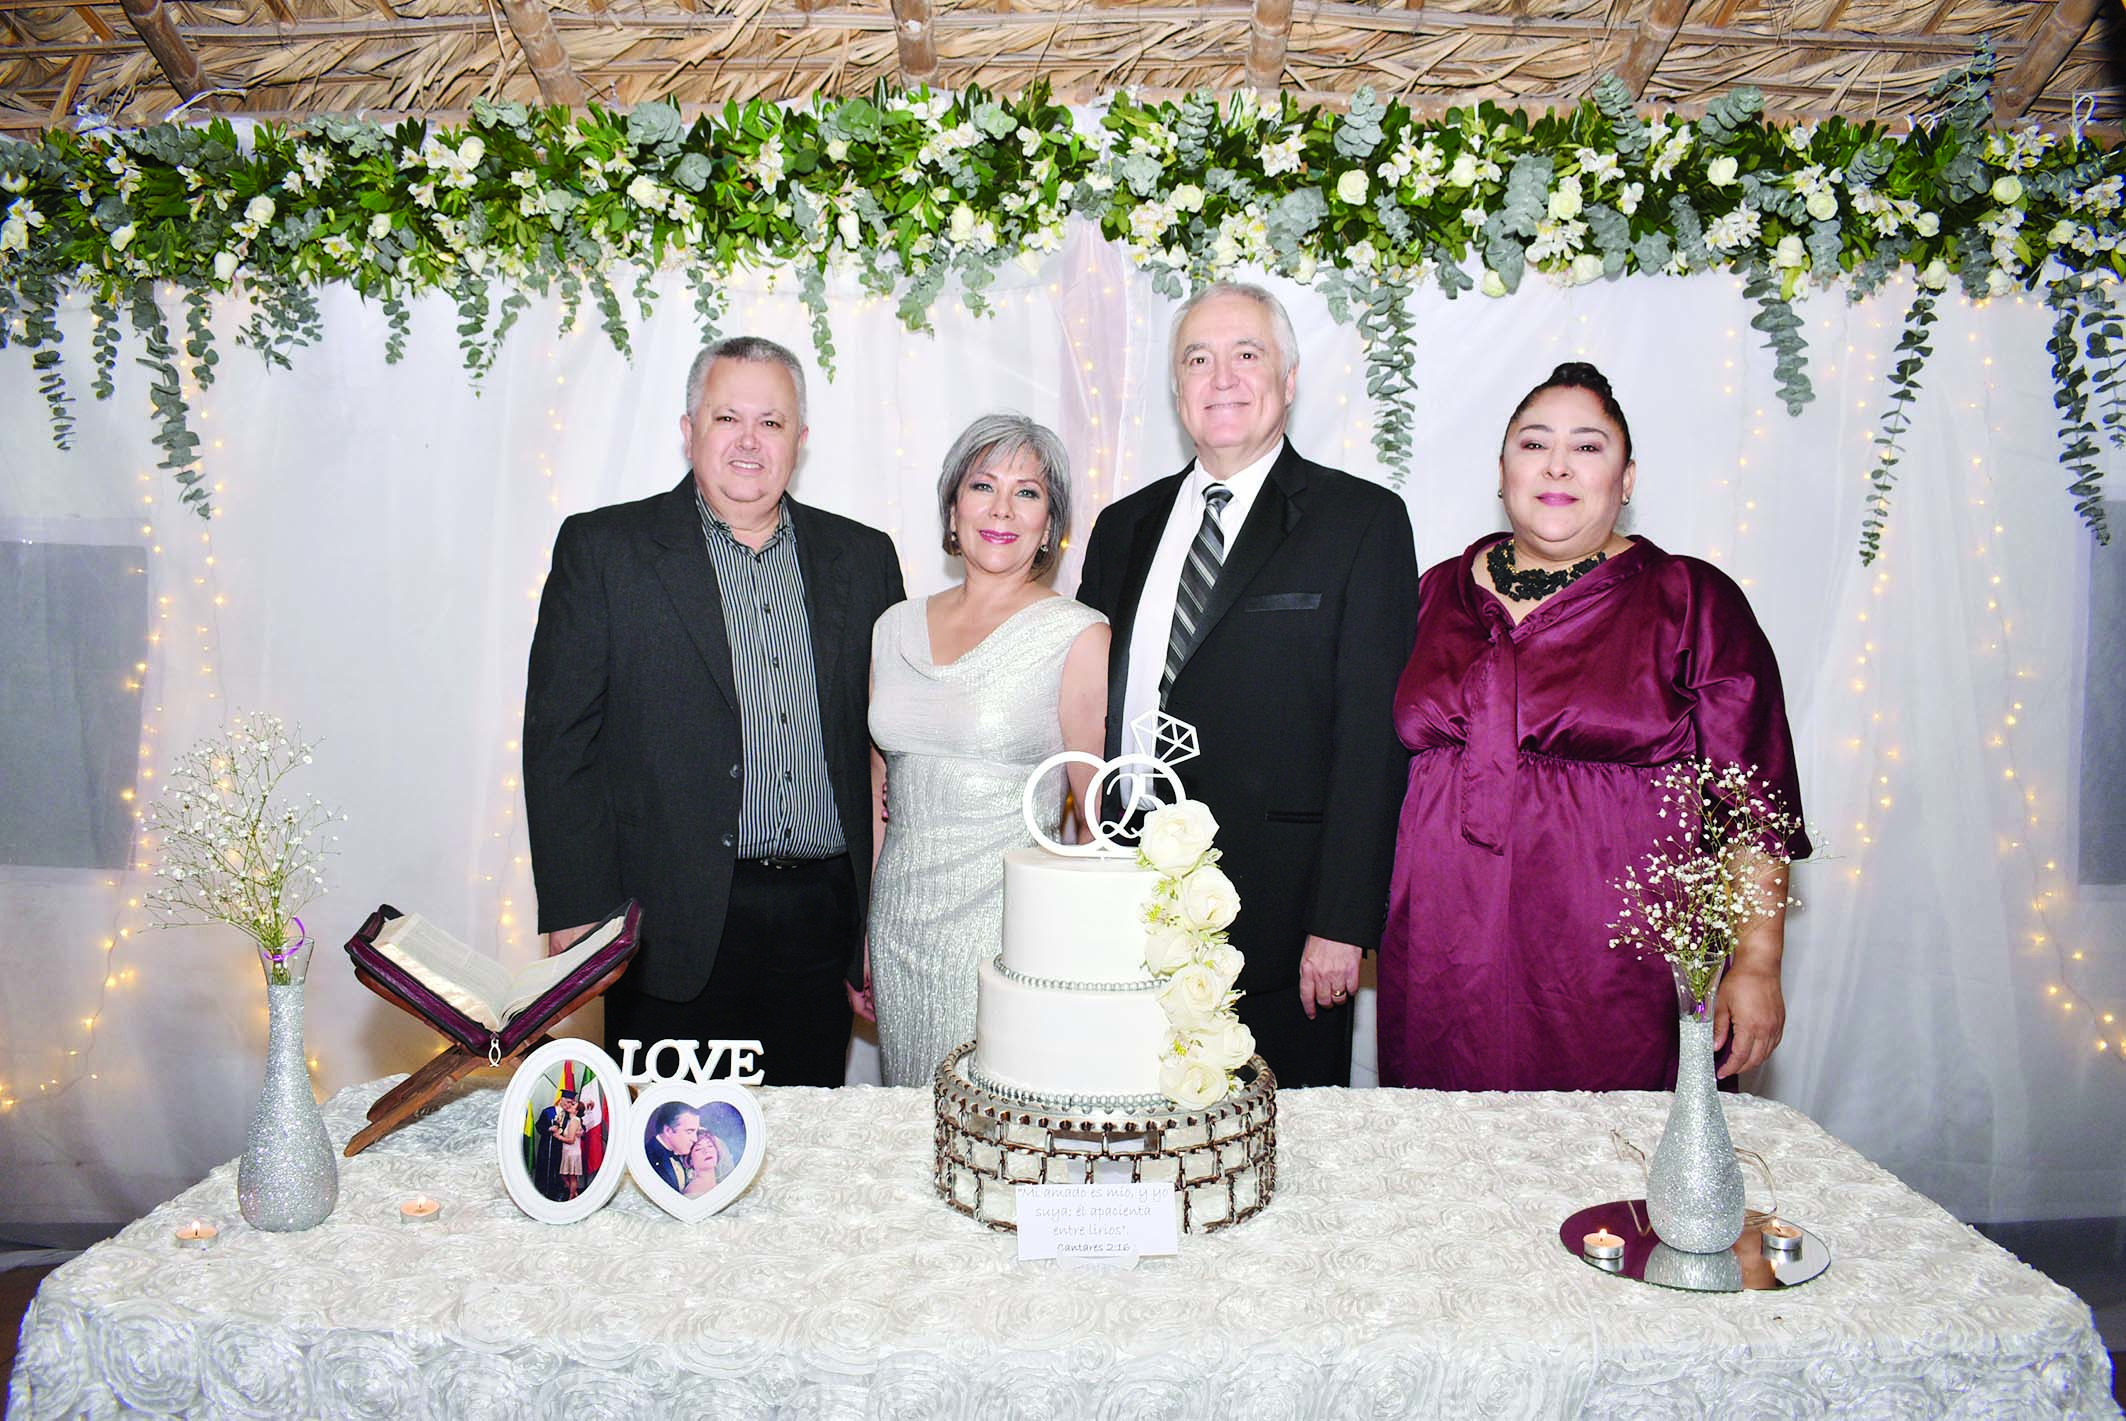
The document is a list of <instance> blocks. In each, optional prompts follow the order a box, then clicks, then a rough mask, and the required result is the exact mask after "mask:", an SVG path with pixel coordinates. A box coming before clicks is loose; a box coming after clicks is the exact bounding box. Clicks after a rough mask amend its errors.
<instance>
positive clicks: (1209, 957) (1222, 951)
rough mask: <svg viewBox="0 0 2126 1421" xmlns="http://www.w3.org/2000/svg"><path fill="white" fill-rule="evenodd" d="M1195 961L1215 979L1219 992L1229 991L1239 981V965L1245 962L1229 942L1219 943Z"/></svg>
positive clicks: (1237, 949) (1238, 951) (1238, 950)
mask: <svg viewBox="0 0 2126 1421" xmlns="http://www.w3.org/2000/svg"><path fill="white" fill-rule="evenodd" d="M1196 960H1197V961H1198V962H1200V963H1202V964H1203V967H1204V970H1205V971H1207V972H1209V973H1210V974H1211V976H1212V977H1214V978H1216V979H1217V982H1218V985H1219V989H1220V990H1221V991H1230V990H1231V989H1232V986H1233V983H1235V982H1237V981H1239V980H1240V968H1241V964H1242V963H1244V962H1246V961H1247V959H1246V958H1245V957H1243V956H1242V955H1241V952H1240V949H1239V948H1237V947H1235V946H1233V945H1232V944H1231V943H1229V942H1221V943H1219V944H1218V945H1217V946H1216V947H1214V948H1211V949H1210V950H1208V951H1207V952H1205V953H1204V954H1203V955H1202V956H1200V957H1198V958H1197V959H1196Z"/></svg>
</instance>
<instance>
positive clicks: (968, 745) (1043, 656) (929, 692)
mask: <svg viewBox="0 0 2126 1421" xmlns="http://www.w3.org/2000/svg"><path fill="white" fill-rule="evenodd" d="M1102 620H1104V619H1103V618H1102V617H1101V616H1100V614H1099V613H1098V612H1095V611H1093V610H1091V609H1090V608H1088V607H1085V606H1083V605H1082V604H1080V603H1078V602H1075V601H1072V600H1071V599H1070V598H1068V597H1047V598H1043V599H1042V600H1040V601H1038V602H1035V603H1033V604H1032V605H1030V606H1027V607H1023V608H1021V609H1020V610H1019V611H1017V612H1015V613H1014V614H1012V615H1011V616H1010V617H1009V618H1007V619H1006V620H1005V621H1004V622H1003V624H1002V625H1000V626H999V627H998V628H997V629H996V630H995V631H993V632H991V633H990V634H989V635H988V637H986V638H985V639H984V640H983V641H982V642H981V643H980V644H979V645H977V646H976V647H974V649H973V650H971V651H969V652H968V653H967V654H966V655H964V656H962V657H961V658H960V659H959V660H957V661H954V662H952V663H951V664H949V665H946V666H939V665H937V664H936V663H935V662H933V661H932V660H931V659H930V624H929V618H928V610H927V602H926V599H924V598H920V597H918V598H911V599H909V600H908V601H906V602H903V603H901V604H900V605H899V606H896V607H892V608H889V609H888V610H887V612H886V614H885V615H884V616H882V617H880V618H879V619H878V625H877V626H876V627H874V628H873V629H872V632H871V673H872V677H873V682H872V691H871V738H872V739H873V740H874V741H875V742H877V744H878V747H879V749H880V750H881V751H882V752H884V754H885V758H886V815H887V818H886V841H885V845H884V847H883V848H882V849H881V850H880V853H879V860H878V871H877V872H876V873H875V874H874V875H873V876H872V880H871V922H870V933H871V990H872V995H873V1000H874V1002H875V1003H876V1005H877V1007H878V1039H879V1049H880V1055H881V1057H882V1058H883V1060H882V1069H883V1072H884V1075H885V1078H886V1084H887V1085H912V1086H925V1085H928V1084H930V1080H931V1077H932V1076H933V1075H934V1074H935V1073H936V1071H937V1067H938V1062H940V1061H942V1060H944V1059H945V1056H946V1054H947V1053H948V1052H950V1051H951V1050H952V1048H953V1047H955V1046H957V1045H959V1044H960V1043H961V1042H963V1041H970V1040H972V1039H973V1038H974V1003H975V980H976V978H975V974H976V971H977V968H978V964H979V963H980V962H981V961H982V960H983V959H984V958H988V957H994V956H995V955H996V952H997V947H998V941H999V937H1000V935H1001V933H1002V930H1003V918H1004V851H1005V850H1007V849H1014V848H1019V847H1022V846H1024V845H1027V844H1030V843H1032V842H1033V839H1032V837H1031V836H1030V835H1028V834H1027V832H1026V824H1025V821H1024V819H1023V818H1022V816H1021V813H1020V805H1021V797H1022V796H1023V795H1024V793H1025V790H1026V777H1027V776H1028V775H1029V774H1031V773H1032V772H1033V768H1034V766H1036V765H1038V764H1040V763H1041V761H1043V760H1045V759H1047V758H1048V757H1049V756H1050V755H1053V754H1055V753H1056V752H1057V751H1059V750H1061V749H1062V748H1063V730H1062V725H1061V723H1060V721H1059V719H1058V711H1057V708H1058V706H1059V704H1060V702H1061V700H1062V689H1063V660H1064V657H1065V656H1066V655H1067V654H1068V653H1069V651H1070V646H1071V643H1072V642H1074V641H1076V640H1077V638H1078V634H1079V633H1081V632H1083V631H1084V630H1085V629H1086V628H1087V627H1089V626H1091V625H1093V624H1094V623H1096V622H1099V621H1102ZM1064 783H1065V781H1064V777H1063V774H1062V773H1061V772H1060V771H1057V772H1053V773H1052V774H1051V775H1050V776H1049V777H1048V782H1047V783H1045V784H1043V785H1042V787H1041V797H1040V802H1039V806H1038V808H1039V814H1040V816H1041V818H1042V821H1043V823H1042V828H1043V830H1044V831H1045V832H1047V833H1049V834H1050V835H1053V834H1054V833H1055V832H1056V829H1057V826H1058V824H1059V823H1060V821H1061V819H1062V815H1063V788H1064Z"/></svg>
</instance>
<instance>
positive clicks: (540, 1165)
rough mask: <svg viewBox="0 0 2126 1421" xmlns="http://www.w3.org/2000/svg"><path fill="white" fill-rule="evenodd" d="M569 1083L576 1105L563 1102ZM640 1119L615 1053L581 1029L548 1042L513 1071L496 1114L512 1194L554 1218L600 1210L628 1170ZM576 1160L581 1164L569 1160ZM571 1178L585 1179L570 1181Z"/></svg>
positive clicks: (538, 1214) (499, 1155)
mask: <svg viewBox="0 0 2126 1421" xmlns="http://www.w3.org/2000/svg"><path fill="white" fill-rule="evenodd" d="M571 1088H572V1089H573V1092H574V1105H573V1107H571V1106H568V1105H566V1104H565V1102H564V1095H565V1094H566V1093H567V1092H568V1091H569V1090H570V1089H571ZM571 1116H573V1117H574V1119H573V1121H572V1120H571ZM634 1120H635V1109H634V1102H633V1100H632V1099H631V1098H630V1096H629V1094H628V1088H627V1085H626V1083H625V1082H623V1081H622V1080H621V1079H620V1067H619V1065H618V1064H616V1063H615V1062H614V1060H613V1058H612V1057H611V1056H608V1055H607V1054H606V1053H605V1052H604V1051H603V1050H602V1049H600V1048H599V1047H597V1046H595V1045H593V1044H592V1043H591V1042H588V1041H582V1040H578V1039H577V1038H575V1037H563V1038H561V1039H560V1040H558V1041H549V1042H547V1043H546V1044H545V1045H544V1046H541V1047H540V1048H539V1049H538V1050H536V1051H534V1052H532V1053H531V1055H529V1056H527V1057H525V1059H524V1064H523V1065H521V1066H519V1067H517V1073H516V1074H515V1075H513V1076H511V1077H510V1079H509V1088H508V1089H507V1090H505V1091H503V1092H502V1107H501V1110H500V1111H499V1113H498V1114H497V1115H496V1117H495V1155H496V1160H497V1162H498V1163H499V1164H500V1165H501V1167H502V1187H503V1188H504V1189H506V1190H507V1191H508V1192H509V1197H510V1201H511V1202H512V1203H514V1204H515V1205H516V1206H517V1207H518V1208H520V1209H522V1210H523V1211H524V1212H525V1213H527V1214H529V1215H531V1217H533V1218H535V1219H537V1220H539V1221H540V1222H541V1223H548V1224H573V1223H577V1222H580V1221H581V1220H584V1219H587V1218H589V1217H590V1216H591V1215H592V1214H595V1213H597V1212H598V1211H599V1210H600V1209H602V1208H604V1207H605V1206H606V1205H607V1204H608V1203H610V1202H611V1201H612V1198H613V1193H614V1191H615V1190H617V1189H619V1187H620V1180H621V1178H622V1176H624V1175H625V1174H626V1173H627V1168H628V1166H627V1159H628V1147H627V1142H628V1137H629V1135H630V1133H631V1127H632V1125H633V1123H634ZM570 1134H574V1135H575V1137H576V1138H574V1139H573V1140H570V1139H568V1138H567V1136H569V1135H570ZM571 1145H573V1146H574V1156H573V1158H571V1152H570V1148H569V1147H570V1146H571ZM572 1163H573V1164H574V1165H576V1166H577V1168H576V1170H573V1171H572V1170H570V1169H569V1168H568V1166H569V1165H570V1164H572ZM572 1178H580V1179H581V1181H582V1183H581V1184H580V1185H572V1184H571V1180H572ZM572 1188H573V1190H574V1192H573V1193H571V1192H570V1191H571V1189H572Z"/></svg>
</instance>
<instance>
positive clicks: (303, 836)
mask: <svg viewBox="0 0 2126 1421" xmlns="http://www.w3.org/2000/svg"><path fill="white" fill-rule="evenodd" d="M313 748H315V747H314V743H310V742H305V741H303V740H302V739H301V733H300V732H299V731H298V732H297V735H296V736H295V737H293V738H291V737H290V736H289V734H288V731H287V728H286V727H285V726H283V725H282V724H281V722H280V720H279V719H278V718H277V717H275V716H270V715H265V714H260V713H254V714H251V715H248V716H238V717H237V718H236V719H235V720H234V721H233V722H232V723H231V724H230V726H229V728H228V729H227V730H226V731H225V732H223V734H221V735H220V736H218V737H212V738H209V739H206V740H202V741H200V742H199V743H198V744H197V745H195V746H193V747H192V748H191V749H190V750H188V751H186V752H185V753H184V754H183V755H181V756H179V757H178V759H177V763H176V764H174V765H172V766H171V767H170V773H169V778H168V780H167V781H166V782H165V784H164V785H163V790H162V794H161V795H160V796H159V797H158V798H157V799H156V801H155V802H154V803H153V804H152V805H150V806H149V809H148V816H147V827H148V831H149V833H150V834H151V835H153V836H154V839H155V841H156V846H157V847H159V848H160V850H161V862H160V863H159V864H158V865H157V867H156V869H155V878H156V886H155V887H154V888H153V889H151V890H150V891H149V892H148V894H147V900H146V901H147V905H148V908H149V909H150V911H152V912H153V913H154V915H155V917H156V919H157V921H159V922H162V923H165V924H169V925H172V926H175V925H178V924H188V923H227V924H228V925H229V926H230V927H232V928H235V929H236V930H237V931H239V932H241V933H243V934H245V935H246V936H247V937H249V938H251V939H252V940H253V941H254V942H255V943H257V944H258V956H259V960H260V962H261V963H262V964H263V965H264V967H265V969H266V980H267V981H268V982H270V983H272V984H273V985H275V986H286V985H288V984H289V983H291V982H299V981H301V980H302V977H303V972H304V968H305V966H306V964H307V961H308V955H309V954H308V949H309V938H308V936H307V934H306V933H305V932H304V931H303V922H302V919H301V918H299V917H297V916H296V913H297V912H298V911H299V910H300V909H301V908H302V906H303V905H304V904H305V903H307V902H309V901H310V900H311V899H312V898H315V897H317V896H318V895H319V894H321V893H323V892H324V891H325V882H324V875H323V874H322V873H321V872H320V871H319V869H318V861H319V860H320V859H321V858H323V857H324V855H325V854H326V853H327V852H328V849H327V848H326V842H327V841H324V840H321V838H320V835H321V833H322V831H323V830H324V829H325V827H326V826H327V825H329V824H332V823H334V822H336V821H337V820H339V819H340V818H341V817H342V816H340V815H337V814H335V813H333V812H332V811H331V810H329V809H327V808H326V807H325V806H324V805H322V804H320V803H319V802H318V801H317V800H315V799H310V798H306V799H304V800H302V801H301V802H299V803H297V802H293V801H287V800H276V798H275V792H276V791H277V790H279V788H280V784H281V781H282V780H284V779H286V778H287V777H288V775H289V774H290V772H292V771H293V770H295V769H296V768H297V767H298V766H302V765H307V764H309V763H310V754H311V751H312V749H313Z"/></svg>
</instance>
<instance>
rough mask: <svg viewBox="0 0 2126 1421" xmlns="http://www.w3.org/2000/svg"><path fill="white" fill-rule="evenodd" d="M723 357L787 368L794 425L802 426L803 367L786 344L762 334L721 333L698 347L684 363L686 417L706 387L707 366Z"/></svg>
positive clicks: (696, 406)
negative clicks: (794, 394)
mask: <svg viewBox="0 0 2126 1421" xmlns="http://www.w3.org/2000/svg"><path fill="white" fill-rule="evenodd" d="M725 359H729V360H743V361H747V362H749V363H751V364H754V365H780V366H781V367H782V368H783V369H785V370H787V371H789V372H790V383H791V384H793V385H795V386H796V387H797V427H798V428H799V429H803V428H804V427H805V367H804V366H802V365H800V364H799V363H798V361H797V357H796V356H795V355H792V354H791V353H790V348H789V347H788V346H784V345H778V344H776V343H775V342H774V341H772V340H769V339H768V338H767V337H766V336H725V337H724V338H723V339H722V340H719V341H714V342H712V343H710V344H708V345H705V346H703V347H702V348H701V353H700V354H699V355H697V356H695V357H694V363H693V364H692V365H690V366H688V367H687V418H689V419H692V418H693V417H694V412H695V411H696V410H697V409H699V408H700V406H701V392H702V391H703V390H705V389H707V388H708V384H709V369H710V367H711V366H713V365H715V363H716V362H717V361H719V360H725Z"/></svg>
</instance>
